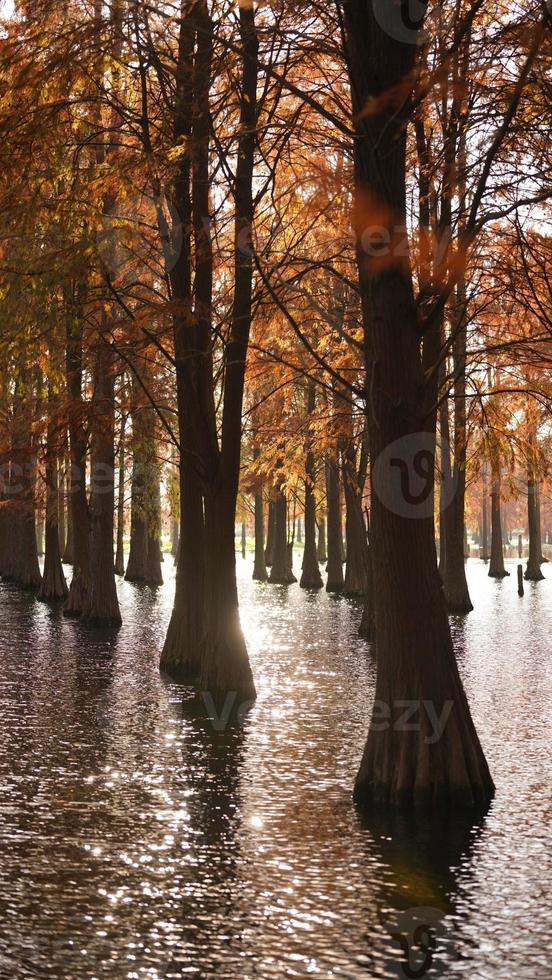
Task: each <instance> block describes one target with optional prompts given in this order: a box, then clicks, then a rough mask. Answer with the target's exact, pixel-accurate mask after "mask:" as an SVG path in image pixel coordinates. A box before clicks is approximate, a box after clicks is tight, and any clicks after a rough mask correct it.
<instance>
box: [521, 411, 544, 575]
mask: <svg viewBox="0 0 552 980" xmlns="http://www.w3.org/2000/svg"><path fill="white" fill-rule="evenodd" d="M536 447H537V437H536V432H535V430H534V428H532V429H531V431H530V433H529V446H528V466H527V527H528V533H529V556H528V559H527V568H526V569H525V578H526V579H527V581H530V582H541V581H542V580H543V579H544V575H543V574H542V571H541V556H542V545H541V541H540V519H539V513H538V472H537V461H536Z"/></svg>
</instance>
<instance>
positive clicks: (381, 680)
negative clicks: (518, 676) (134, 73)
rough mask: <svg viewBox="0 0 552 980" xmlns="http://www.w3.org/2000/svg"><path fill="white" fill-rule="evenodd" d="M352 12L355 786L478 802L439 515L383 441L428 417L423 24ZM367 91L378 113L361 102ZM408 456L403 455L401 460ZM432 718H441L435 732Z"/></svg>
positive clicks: (483, 793)
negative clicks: (421, 225)
mask: <svg viewBox="0 0 552 980" xmlns="http://www.w3.org/2000/svg"><path fill="white" fill-rule="evenodd" d="M344 14H345V25H346V41H347V44H346V47H347V55H348V67H349V70H350V74H351V87H352V91H353V98H354V106H353V111H354V118H355V126H356V127H357V140H356V141H355V155H354V161H355V172H356V181H357V208H356V211H355V230H356V235H357V255H358V263H359V274H360V284H361V296H362V303H363V312H364V325H365V344H366V358H367V364H366V367H367V375H368V377H369V378H370V410H369V412H368V413H367V414H368V424H369V425H370V442H371V459H372V464H373V467H375V466H376V465H379V466H380V467H381V469H382V473H383V477H382V483H381V485H380V487H379V490H378V492H377V493H376V492H375V489H374V487H373V488H372V511H371V545H372V548H373V563H374V564H373V567H374V584H375V590H374V597H375V618H376V635H377V683H376V698H375V704H374V710H373V716H372V724H371V727H370V731H369V734H368V740H367V743H366V748H365V751H364V755H363V759H362V762H361V766H360V770H359V773H358V776H357V780H356V786H355V797H356V799H357V800H358V801H359V802H362V803H363V804H371V805H385V806H389V805H403V806H407V807H412V806H414V805H418V804H420V805H433V806H437V805H441V804H443V805H449V806H451V807H455V806H458V805H462V804H465V805H467V806H472V807H473V806H479V807H484V806H486V805H487V803H488V801H489V799H490V798H491V796H492V793H493V784H492V780H491V777H490V774H489V770H488V767H487V763H486V761H485V757H484V755H483V752H482V750H481V746H480V744H479V740H478V738H477V733H476V731H475V728H474V725H473V722H472V719H471V716H470V711H469V707H468V703H467V700H466V696H465V693H464V690H463V687H462V683H461V680H460V676H459V673H458V668H457V665H456V661H455V657H454V651H453V646H452V641H451V634H450V628H449V623H448V617H447V612H446V607H445V602H444V597H443V592H442V587H441V582H440V579H439V573H438V570H437V555H436V550H435V536H434V522H433V515H431V516H429V517H428V516H426V515H425V514H423V515H421V516H419V517H418V518H416V517H415V516H412V514H411V513H408V515H406V514H404V513H401V512H397V509H398V508H396V507H395V506H394V505H393V497H392V495H391V494H390V492H389V493H388V491H389V487H390V482H388V481H391V478H392V474H391V469H392V467H391V463H390V462H389V463H387V464H386V460H387V458H388V456H389V447H391V446H392V447H393V450H392V453H393V454H396V455H393V458H397V456H398V453H399V452H400V451H401V450H400V446H401V444H402V445H404V446H406V447H407V450H406V452H407V454H408V446H409V445H410V438H411V437H412V438H413V439H414V440H416V439H417V438H418V435H419V433H420V432H424V431H425V430H426V426H427V422H426V411H425V406H424V398H423V391H424V377H423V372H422V365H421V357H420V332H419V323H418V320H417V315H416V306H415V302H414V296H413V287H412V274H411V270H410V265H409V262H408V259H406V258H405V257H404V255H403V253H402V249H401V251H400V252H398V253H397V254H396V253H395V251H394V247H395V244H397V245H398V244H400V245H401V246H402V243H403V241H404V229H405V227H406V125H407V120H408V117H409V112H410V103H409V98H408V96H409V88H410V87H411V86H413V84H414V79H413V76H412V69H413V66H414V60H415V54H416V50H417V48H416V43H415V42H416V39H417V38H416V31H415V29H414V28H412V30H411V34H412V35H413V36H412V40H411V41H410V43H404V42H403V43H401V42H399V41H397V40H395V39H394V37H393V33H392V32H389V31H386V30H385V29H384V28H382V26H381V25H380V22H379V20H380V19H381V18H378V17H377V16H376V13H375V8H374V5H373V4H372V3H371V2H370V0H346V2H345V4H344ZM420 26H421V25H420ZM391 91H393V92H394V93H398V92H399V93H400V98H401V99H402V100H404V101H403V103H402V105H399V104H398V101H397V95H395V98H393V99H392V100H391V99H390V98H389V92H391ZM369 100H370V106H371V111H370V113H366V112H363V111H362V110H364V109H365V106H366V105H367V104H368V101H369ZM374 146H377V154H375V153H374V152H373V147H374ZM382 215H383V216H384V217H383V218H382ZM376 216H377V224H378V225H381V223H382V220H383V221H385V224H386V229H387V230H388V232H389V236H390V248H388V249H386V252H385V257H384V259H383V261H380V260H379V259H378V257H377V256H375V257H370V256H368V255H367V254H366V252H365V250H364V248H363V236H364V234H365V232H368V231H369V230H370V228H371V226H372V224H374V223H376ZM364 240H365V239H364ZM397 440H403V442H402V443H398V444H397ZM383 454H385V455H383ZM409 462H410V460H409V457H408V455H407V456H406V457H405V459H404V464H405V465H406V466H408V465H409ZM386 467H387V468H386ZM405 703H407V704H408V705H410V706H412V705H413V706H414V711H415V713H416V718H415V719H414V720H415V722H417V724H415V725H414V726H413V725H412V723H411V724H407V725H405V724H404V723H403V719H404V705H405ZM434 712H435V713H436V715H434ZM382 716H383V717H382ZM434 717H437V718H440V719H441V723H440V724H439V725H438V726H437V728H438V730H437V731H436V726H435V725H432V723H431V720H432V718H434ZM410 721H411V722H412V716H410Z"/></svg>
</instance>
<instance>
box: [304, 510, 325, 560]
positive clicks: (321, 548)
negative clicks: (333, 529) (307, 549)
mask: <svg viewBox="0 0 552 980" xmlns="http://www.w3.org/2000/svg"><path fill="white" fill-rule="evenodd" d="M306 535H307V515H306V514H305V537H306ZM316 554H317V556H318V561H319V562H326V561H327V560H328V552H327V548H326V518H325V517H324V515H323V514H321V515H320V517H319V518H318V544H317V546H316Z"/></svg>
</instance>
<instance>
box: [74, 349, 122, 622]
mask: <svg viewBox="0 0 552 980" xmlns="http://www.w3.org/2000/svg"><path fill="white" fill-rule="evenodd" d="M91 424H92V455H91V480H90V482H91V497H90V532H91V533H90V583H89V589H88V593H87V596H86V600H85V604H84V608H83V610H82V619H83V620H84V621H85V622H88V623H90V624H93V625H95V626H120V625H121V623H122V620H121V613H120V610H119V600H118V598H117V588H116V585H115V561H114V556H113V530H114V529H113V520H114V514H115V385H114V355H113V351H112V350H111V348H110V347H109V346H108V345H107V343H104V341H103V338H102V337H100V338H99V346H98V350H97V352H96V363H95V369H94V396H93V402H92V423H91Z"/></svg>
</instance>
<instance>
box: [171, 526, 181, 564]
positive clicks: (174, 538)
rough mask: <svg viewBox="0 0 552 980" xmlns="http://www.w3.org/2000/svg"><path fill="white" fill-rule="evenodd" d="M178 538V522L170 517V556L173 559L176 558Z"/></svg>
mask: <svg viewBox="0 0 552 980" xmlns="http://www.w3.org/2000/svg"><path fill="white" fill-rule="evenodd" d="M179 537H180V535H179V533H178V521H177V520H176V518H175V517H171V555H172V557H173V558H177V557H178V542H179Z"/></svg>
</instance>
